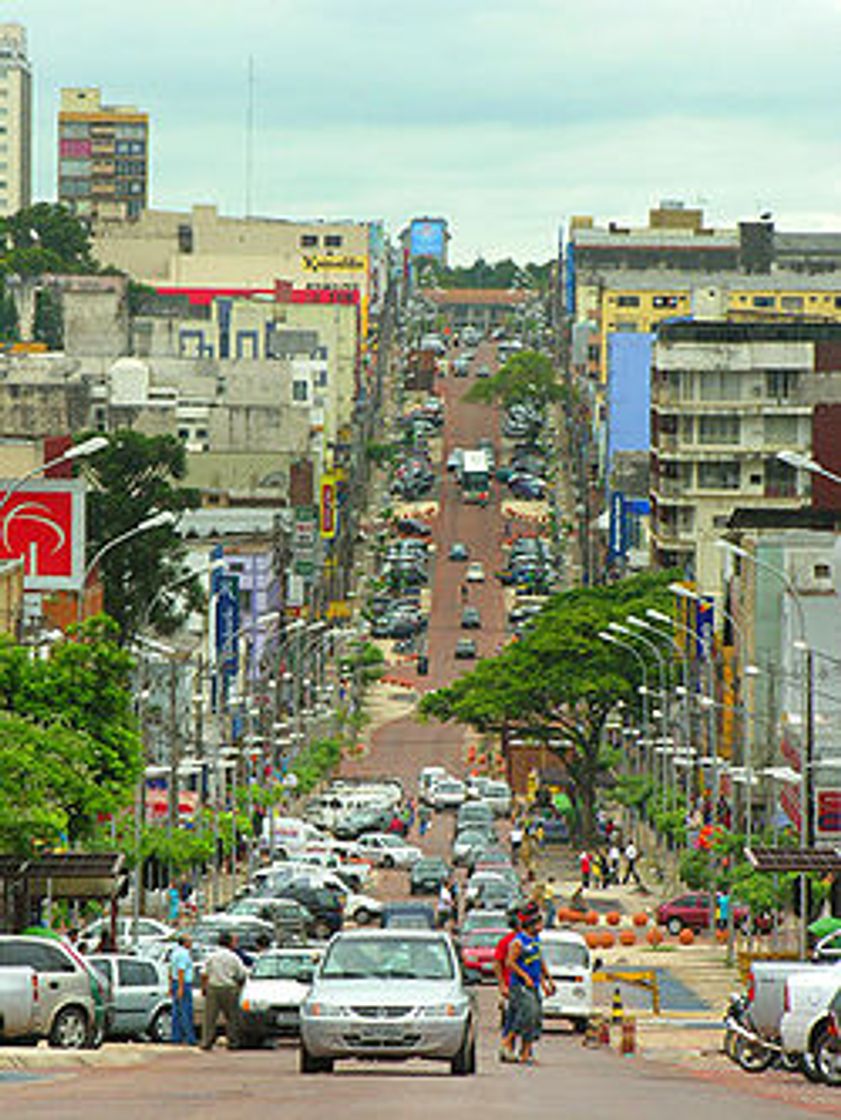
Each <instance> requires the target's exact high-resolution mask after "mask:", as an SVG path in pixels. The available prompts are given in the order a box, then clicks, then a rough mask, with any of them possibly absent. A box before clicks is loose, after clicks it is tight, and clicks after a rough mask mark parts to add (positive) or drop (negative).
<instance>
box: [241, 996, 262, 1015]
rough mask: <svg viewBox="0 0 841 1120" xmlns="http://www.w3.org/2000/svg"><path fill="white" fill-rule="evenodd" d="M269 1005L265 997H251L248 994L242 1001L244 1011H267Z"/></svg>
mask: <svg viewBox="0 0 841 1120" xmlns="http://www.w3.org/2000/svg"><path fill="white" fill-rule="evenodd" d="M268 1007H269V1005H268V1002H267V1001H266V1000H264V999H251V998H250V997H248V996H246V998H245V999H244V1000H243V1001H242V1009H243V1011H267V1010H268Z"/></svg>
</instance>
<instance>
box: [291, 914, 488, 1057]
mask: <svg viewBox="0 0 841 1120" xmlns="http://www.w3.org/2000/svg"><path fill="white" fill-rule="evenodd" d="M476 1026H477V1024H476V1007H475V1003H474V999H473V996H472V994H471V993H469V992H468V991H467V989H466V988H465V986H464V982H463V980H462V974H461V967H460V965H459V961H458V958H457V956H456V953H455V950H454V948H453V944H452V942H451V941H450V938H449V936H448V935H447V934H446V933H436V932H433V931H431V930H407V929H395V930H378V931H373V930H370V931H369V930H352V931H347V932H342V933H338V934H336V936H335V937H334V938H333V939H332V940H331V942H330V944H329V945H328V947H327V951H326V952H325V955H324V959H323V961H322V963H321V966H320V967H319V969H318V971H317V973H316V976H315V980H314V982H313V986H312V990H311V992H310V994H309V996H308V998H307V999H306V1000H305V1001H304V1003H303V1004H302V1006H301V1060H300V1069H301V1072H302V1073H331V1072H332V1070H333V1063H334V1061H335V1060H336V1059H338V1058H359V1059H362V1060H366V1061H370V1060H372V1059H377V1058H384V1059H389V1060H392V1059H395V1058H397V1059H402V1058H431V1059H436V1060H439V1061H447V1062H449V1063H450V1072H451V1073H453V1074H455V1075H457V1076H464V1075H466V1074H472V1073H475V1072H476Z"/></svg>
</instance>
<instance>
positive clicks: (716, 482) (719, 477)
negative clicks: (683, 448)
mask: <svg viewBox="0 0 841 1120" xmlns="http://www.w3.org/2000/svg"><path fill="white" fill-rule="evenodd" d="M740 484H741V475H740V472H739V464H738V463H737V462H734V461H733V460H729V461H728V460H725V461H723V462H720V463H699V464H698V488H699V489H700V490H738V489H739V486H740Z"/></svg>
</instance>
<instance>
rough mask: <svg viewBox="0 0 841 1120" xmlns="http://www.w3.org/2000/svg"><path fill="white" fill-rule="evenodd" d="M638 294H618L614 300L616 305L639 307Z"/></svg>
mask: <svg viewBox="0 0 841 1120" xmlns="http://www.w3.org/2000/svg"><path fill="white" fill-rule="evenodd" d="M639 305H640V297H639V296H619V297H618V298H617V300H616V306H617V307H639Z"/></svg>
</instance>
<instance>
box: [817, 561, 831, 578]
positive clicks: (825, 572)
mask: <svg viewBox="0 0 841 1120" xmlns="http://www.w3.org/2000/svg"><path fill="white" fill-rule="evenodd" d="M813 570H814V575H815V579H831V578H832V568H831V567H830V565H829V564H815V567H814V569H813Z"/></svg>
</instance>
